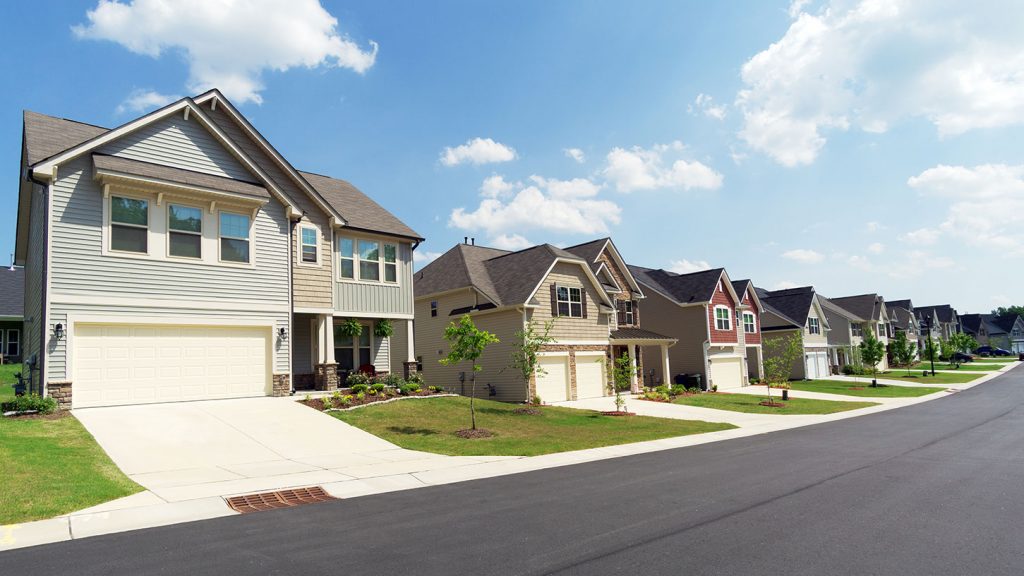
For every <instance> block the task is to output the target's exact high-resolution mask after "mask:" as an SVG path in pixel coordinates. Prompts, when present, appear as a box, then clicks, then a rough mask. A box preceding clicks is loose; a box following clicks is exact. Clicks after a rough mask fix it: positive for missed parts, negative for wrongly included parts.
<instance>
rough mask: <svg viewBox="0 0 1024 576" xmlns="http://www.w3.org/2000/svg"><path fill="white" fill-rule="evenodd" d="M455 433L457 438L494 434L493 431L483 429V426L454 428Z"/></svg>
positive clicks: (468, 438) (488, 436)
mask: <svg viewBox="0 0 1024 576" xmlns="http://www.w3.org/2000/svg"><path fill="white" fill-rule="evenodd" d="M455 435H456V436H458V437H459V438H466V439H467V440H472V439H473V438H490V437H491V436H494V433H493V432H491V431H490V430H484V429H483V428H477V429H476V430H473V429H471V428H467V429H465V430H456V431H455Z"/></svg>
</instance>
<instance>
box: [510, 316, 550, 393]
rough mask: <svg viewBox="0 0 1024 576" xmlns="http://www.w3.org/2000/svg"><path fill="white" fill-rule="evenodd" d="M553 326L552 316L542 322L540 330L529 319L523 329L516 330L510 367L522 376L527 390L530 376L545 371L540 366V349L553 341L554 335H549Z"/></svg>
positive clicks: (541, 373)
mask: <svg viewBox="0 0 1024 576" xmlns="http://www.w3.org/2000/svg"><path fill="white" fill-rule="evenodd" d="M554 327H555V320H554V318H552V319H551V320H550V321H548V322H545V323H544V326H543V328H542V331H538V330H537V326H536V324H535V323H534V322H533V321H532V320H531V321H530V323H529V324H527V325H526V329H525V330H517V331H516V342H515V344H514V345H513V346H512V364H511V367H512V368H514V369H515V370H516V371H518V372H519V375H520V376H522V378H523V383H524V384H525V385H526V388H527V390H529V388H530V378H531V377H533V376H534V375H537V376H541V375H543V374H546V373H547V372H546V371H545V370H544V368H541V366H540V350H541V348H543V347H544V346H545V345H546V344H550V343H552V342H554V341H555V339H554V337H552V336H551V329H552V328H554Z"/></svg>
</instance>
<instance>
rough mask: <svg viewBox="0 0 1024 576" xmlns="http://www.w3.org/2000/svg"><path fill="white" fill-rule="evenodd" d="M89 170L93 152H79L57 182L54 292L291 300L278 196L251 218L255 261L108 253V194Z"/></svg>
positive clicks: (184, 298)
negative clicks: (248, 264) (220, 262)
mask: <svg viewBox="0 0 1024 576" xmlns="http://www.w3.org/2000/svg"><path fill="white" fill-rule="evenodd" d="M90 173H91V172H90V168H89V160H88V159H87V158H85V159H78V160H76V161H74V162H72V163H70V164H68V165H66V166H62V167H61V169H60V175H61V176H60V178H59V179H58V180H57V182H56V184H55V185H54V187H53V190H54V193H53V196H54V198H53V212H54V214H53V222H52V235H53V240H52V250H53V252H52V267H51V269H52V278H53V279H52V294H51V299H52V297H53V294H83V295H90V296H124V297H140V298H145V297H158V298H172V299H173V298H180V299H183V300H203V299H221V298H223V299H232V300H233V299H240V300H252V301H260V302H267V303H274V304H287V302H288V244H287V229H288V222H287V219H286V218H285V215H284V208H283V206H282V205H281V204H280V203H278V202H277V201H275V200H272V201H271V202H270V203H269V204H267V205H265V206H264V207H263V208H262V209H261V210H260V211H259V213H258V214H257V216H256V219H255V221H254V223H253V226H254V230H255V232H254V239H255V242H254V245H253V246H252V247H251V250H252V255H253V258H254V262H255V267H253V268H245V267H234V266H213V265H205V264H198V263H191V262H182V261H168V260H157V259H155V258H122V257H117V256H106V255H103V253H102V231H103V228H102V224H103V202H104V200H103V195H102V192H101V189H100V187H99V185H98V184H97V183H96V181H95V180H93V179H92V178H91V176H90ZM168 201H170V197H165V203H166V202H168ZM155 208H156V206H155V203H154V205H152V207H151V209H155Z"/></svg>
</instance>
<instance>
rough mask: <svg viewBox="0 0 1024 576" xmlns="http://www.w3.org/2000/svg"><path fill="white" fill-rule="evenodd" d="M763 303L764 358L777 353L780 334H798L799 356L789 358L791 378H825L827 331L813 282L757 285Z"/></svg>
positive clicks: (827, 366)
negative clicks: (780, 287)
mask: <svg viewBox="0 0 1024 576" xmlns="http://www.w3.org/2000/svg"><path fill="white" fill-rule="evenodd" d="M757 294H758V296H759V297H760V298H761V303H762V304H764V316H763V319H762V321H761V326H762V328H761V330H762V333H763V334H762V337H763V340H764V342H765V347H764V350H765V358H768V357H770V356H771V355H772V354H779V353H781V348H782V343H781V342H778V340H779V339H782V338H791V337H793V336H794V335H796V336H800V338H801V340H802V342H803V357H802V358H798V359H797V360H796V361H794V362H793V367H792V369H791V370H790V376H789V377H790V379H791V380H814V379H819V378H828V377H829V375H830V374H831V373H832V371H831V368H830V367H829V366H830V363H829V353H828V352H829V342H828V332H829V329H830V325H829V322H828V317H827V316H826V315H825V310H824V308H823V307H822V304H821V300H820V298H819V297H818V294H817V293H816V292H815V290H814V287H813V286H802V287H799V288H787V289H785V290H773V291H768V290H764V289H761V288H758V289H757Z"/></svg>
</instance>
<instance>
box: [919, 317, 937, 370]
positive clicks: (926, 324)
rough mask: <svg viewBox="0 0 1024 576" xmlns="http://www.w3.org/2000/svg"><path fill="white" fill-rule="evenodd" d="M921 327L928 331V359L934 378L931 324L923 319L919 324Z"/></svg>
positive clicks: (933, 348)
mask: <svg viewBox="0 0 1024 576" xmlns="http://www.w3.org/2000/svg"><path fill="white" fill-rule="evenodd" d="M921 327H922V328H924V329H925V330H927V331H928V359H929V360H931V363H932V376H935V345H934V344H932V322H931V320H929V319H927V318H926V319H925V320H924V322H921Z"/></svg>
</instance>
